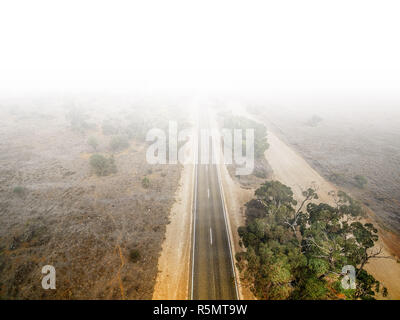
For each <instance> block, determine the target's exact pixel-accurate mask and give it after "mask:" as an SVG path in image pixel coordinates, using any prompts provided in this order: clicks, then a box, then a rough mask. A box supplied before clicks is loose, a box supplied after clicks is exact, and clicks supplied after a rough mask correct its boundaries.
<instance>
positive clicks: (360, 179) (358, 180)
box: [354, 175, 368, 189]
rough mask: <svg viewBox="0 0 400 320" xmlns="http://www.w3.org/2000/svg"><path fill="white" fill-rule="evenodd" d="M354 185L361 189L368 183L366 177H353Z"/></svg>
mask: <svg viewBox="0 0 400 320" xmlns="http://www.w3.org/2000/svg"><path fill="white" fill-rule="evenodd" d="M354 181H355V184H356V186H357V187H358V188H360V189H363V188H364V187H365V185H366V184H367V183H368V180H367V178H366V177H364V176H361V175H356V176H355V177H354Z"/></svg>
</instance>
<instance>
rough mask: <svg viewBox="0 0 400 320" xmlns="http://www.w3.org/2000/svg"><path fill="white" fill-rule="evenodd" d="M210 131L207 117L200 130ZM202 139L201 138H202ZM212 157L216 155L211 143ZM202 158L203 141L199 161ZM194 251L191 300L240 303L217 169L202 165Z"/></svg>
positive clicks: (210, 165)
mask: <svg viewBox="0 0 400 320" xmlns="http://www.w3.org/2000/svg"><path fill="white" fill-rule="evenodd" d="M202 125H203V128H204V127H208V118H207V117H206V115H205V114H204V113H203V115H202V116H201V117H200V128H201V127H202ZM199 139H200V135H199ZM209 150H210V151H209V153H210V155H211V153H212V147H211V143H210V148H209ZM200 157H201V148H200V141H199V150H198V159H200ZM198 163H199V164H198V165H197V168H196V171H197V177H196V179H195V181H196V182H195V183H196V184H197V185H196V186H195V200H194V201H195V204H194V225H193V230H194V234H193V247H192V250H193V252H192V254H193V255H192V281H191V297H192V299H195V300H204V299H208V300H234V299H237V291H236V284H235V278H234V273H233V265H232V259H231V251H230V245H229V238H228V233H227V226H226V221H225V216H224V208H223V202H222V198H221V192H220V184H219V176H218V172H217V166H216V165H215V164H212V163H211V161H210V162H209V164H201V163H200V161H198Z"/></svg>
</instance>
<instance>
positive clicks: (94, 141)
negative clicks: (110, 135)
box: [87, 137, 99, 151]
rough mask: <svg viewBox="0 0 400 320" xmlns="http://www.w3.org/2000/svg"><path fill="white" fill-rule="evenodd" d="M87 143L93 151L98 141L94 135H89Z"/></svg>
mask: <svg viewBox="0 0 400 320" xmlns="http://www.w3.org/2000/svg"><path fill="white" fill-rule="evenodd" d="M87 143H88V145H89V146H91V147H92V148H93V150H94V151H96V150H97V147H98V145H99V143H98V142H97V139H96V138H95V137H90V138H89V139H88V142H87Z"/></svg>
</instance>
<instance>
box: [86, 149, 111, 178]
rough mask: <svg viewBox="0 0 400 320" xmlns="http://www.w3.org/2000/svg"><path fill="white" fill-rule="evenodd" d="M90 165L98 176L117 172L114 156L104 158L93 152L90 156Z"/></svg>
mask: <svg viewBox="0 0 400 320" xmlns="http://www.w3.org/2000/svg"><path fill="white" fill-rule="evenodd" d="M89 161H90V165H91V167H92V168H93V170H94V172H95V173H96V174H97V175H98V176H107V175H109V174H111V173H115V172H117V167H116V166H115V162H114V158H113V157H112V156H111V157H110V158H106V157H104V156H102V155H100V154H94V155H92V156H91V157H90V160H89Z"/></svg>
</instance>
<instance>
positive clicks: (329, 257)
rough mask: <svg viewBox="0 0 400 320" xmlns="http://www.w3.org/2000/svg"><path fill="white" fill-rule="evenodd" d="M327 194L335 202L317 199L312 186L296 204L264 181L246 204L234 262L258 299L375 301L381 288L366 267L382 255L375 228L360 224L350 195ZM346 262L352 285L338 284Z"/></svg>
mask: <svg viewBox="0 0 400 320" xmlns="http://www.w3.org/2000/svg"><path fill="white" fill-rule="evenodd" d="M331 195H332V197H333V200H334V203H335V205H334V206H331V205H329V204H326V203H316V202H315V200H316V199H318V195H317V193H316V192H315V190H314V189H313V188H309V189H307V190H305V191H304V192H303V197H304V198H303V200H302V201H301V202H297V201H296V200H295V199H294V198H293V192H292V190H291V189H290V188H289V187H288V186H286V185H284V184H282V183H280V182H279V181H267V182H265V183H264V184H262V185H261V186H260V188H258V189H257V190H256V191H255V199H253V200H251V201H249V202H248V203H247V204H246V225H245V226H243V227H240V228H239V230H238V232H239V236H240V238H241V242H240V244H241V245H242V246H244V247H245V248H246V251H244V252H241V253H238V254H237V261H238V267H239V269H240V270H241V273H242V277H243V280H244V282H245V283H247V284H248V285H249V286H250V288H251V290H252V291H253V293H254V294H255V295H256V297H258V298H261V299H313V300H315V299H339V298H343V297H346V298H347V299H373V298H374V296H375V294H376V292H379V282H378V281H376V280H375V279H374V278H373V277H372V276H371V275H370V274H368V273H367V272H366V271H365V270H364V267H365V264H366V263H368V261H369V260H370V259H371V258H375V257H377V256H378V255H379V254H380V250H377V251H374V246H375V243H376V241H377V240H378V235H377V233H378V230H377V229H376V228H375V227H374V226H373V224H371V223H362V222H361V218H362V217H363V216H364V212H363V209H362V207H361V205H360V204H359V203H358V202H357V201H355V200H354V199H352V198H351V197H350V196H349V195H347V194H346V193H344V192H342V191H340V192H337V193H332V194H331ZM346 265H352V266H354V267H355V269H356V275H357V279H356V289H343V288H342V287H341V285H340V283H341V282H340V281H341V278H342V277H343V274H341V273H342V268H343V267H344V266H346ZM383 292H386V294H387V289H386V288H384V289H383Z"/></svg>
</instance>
